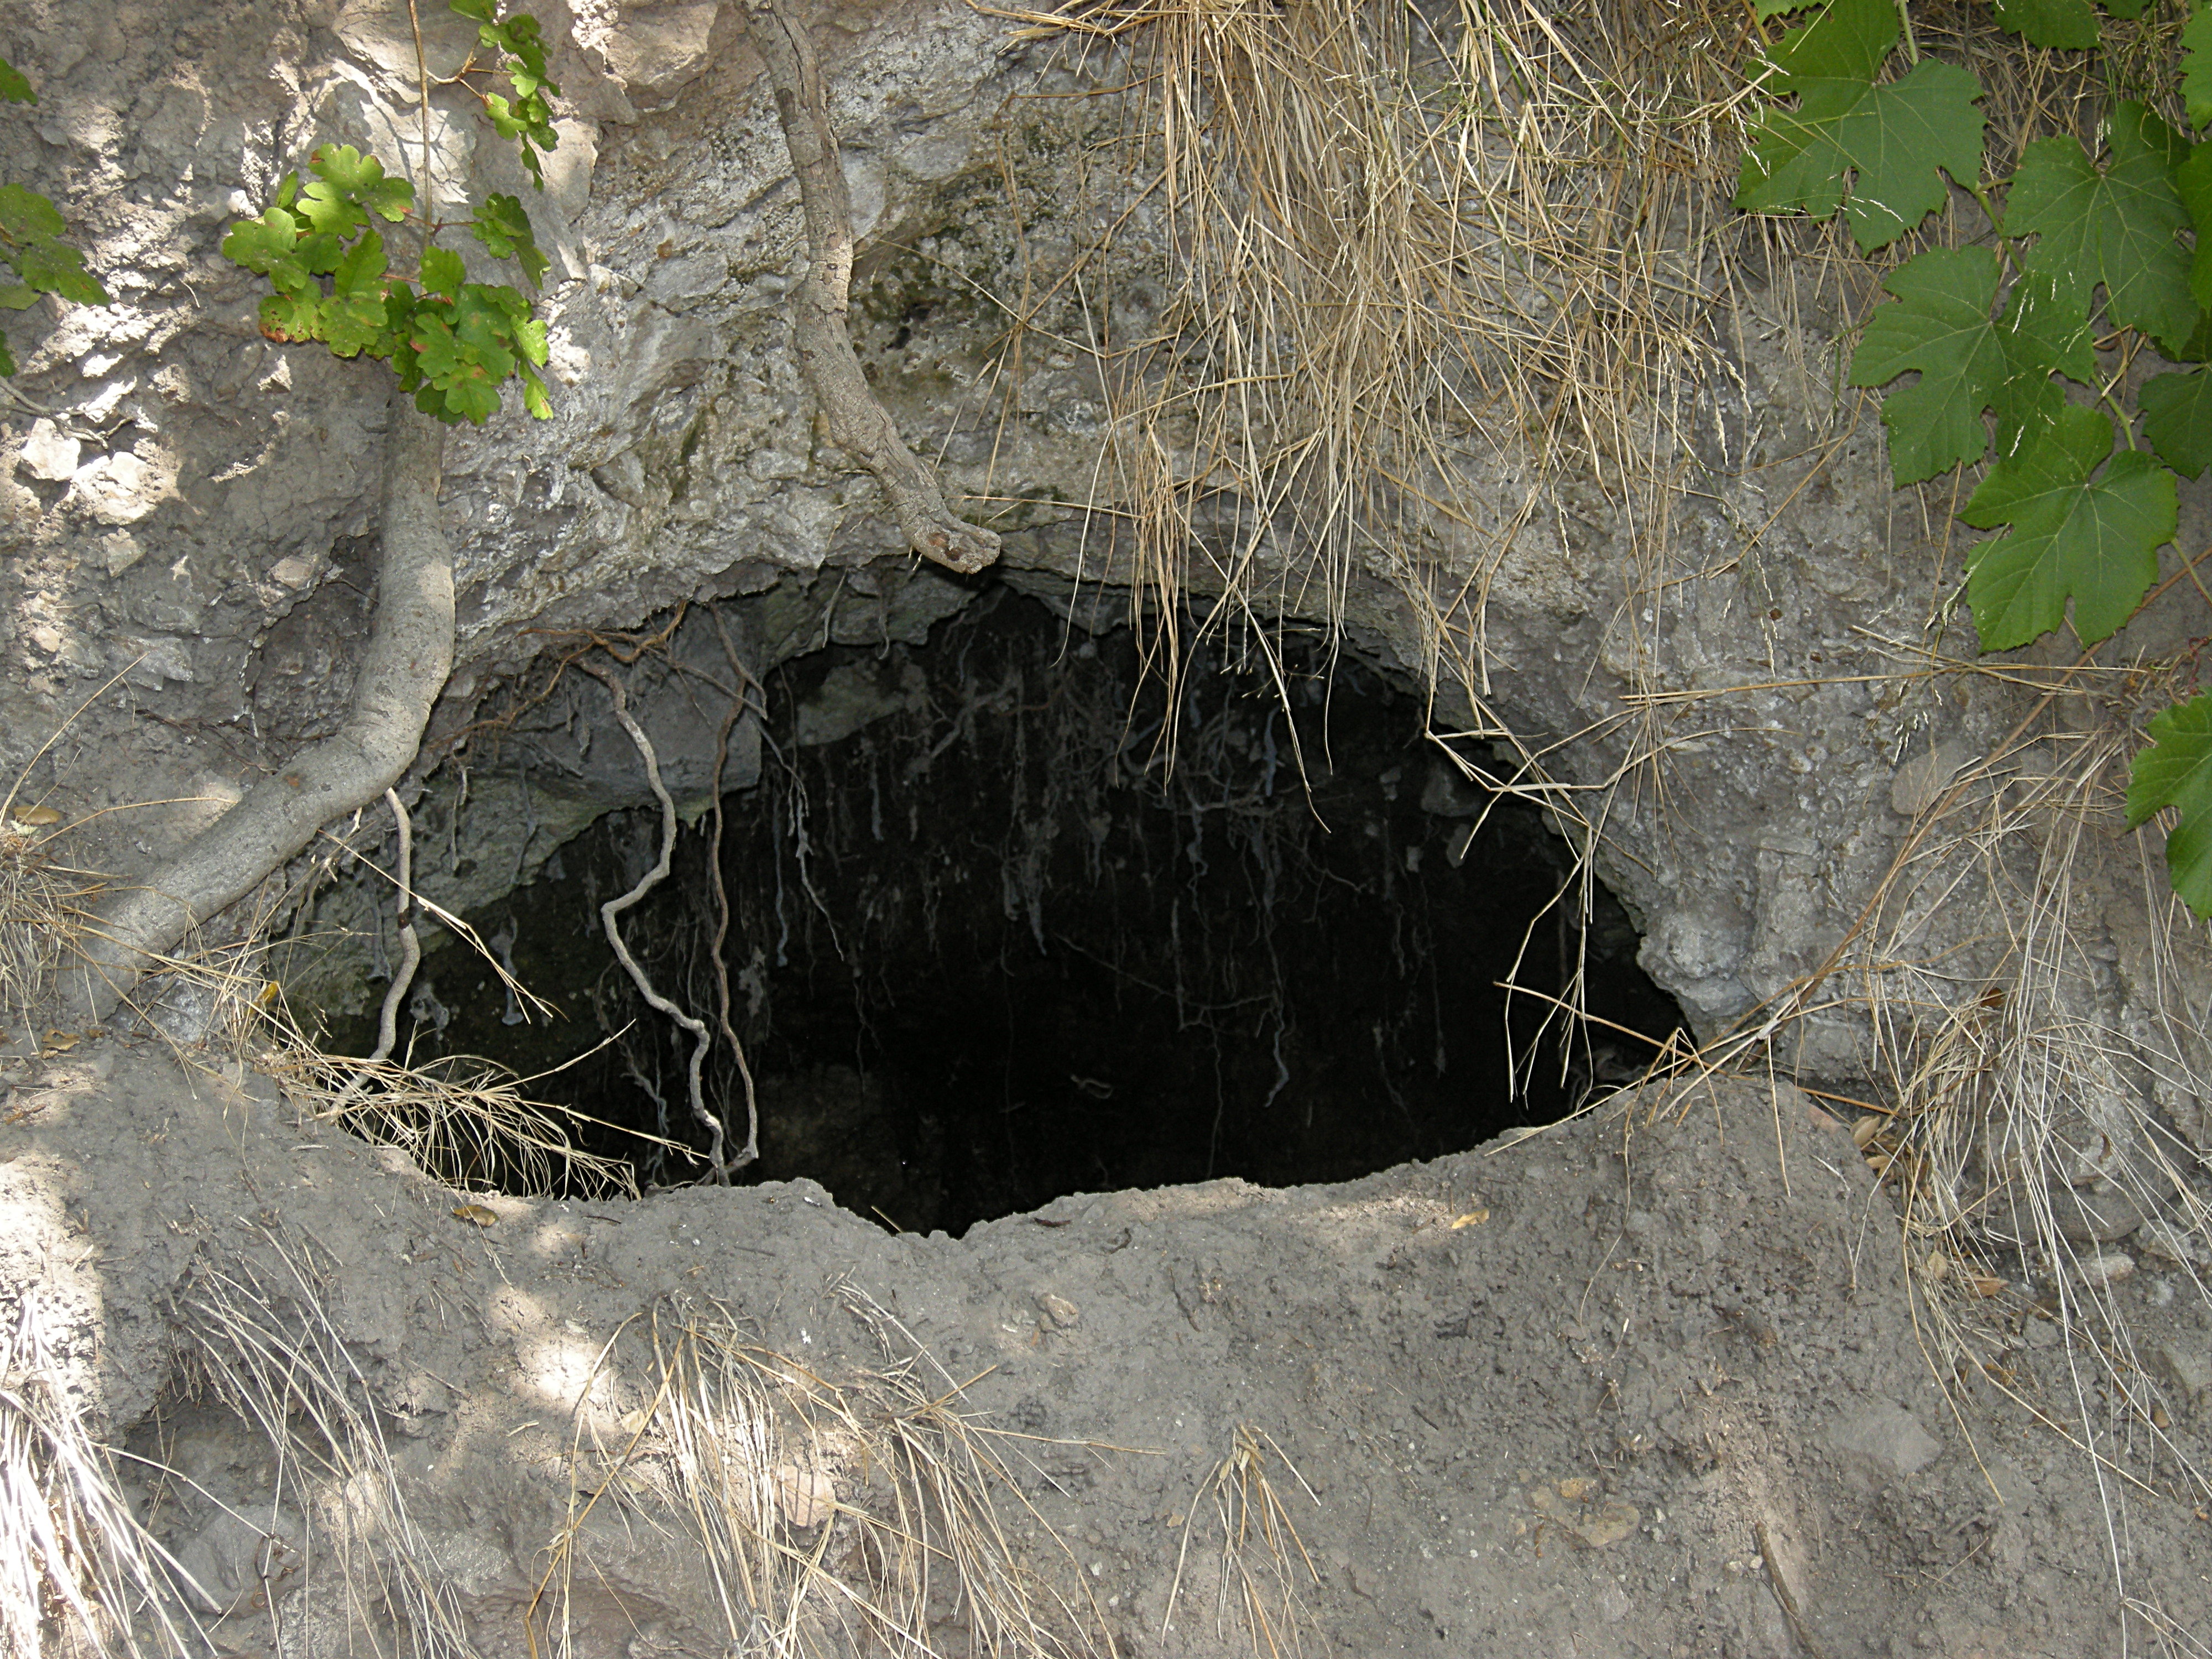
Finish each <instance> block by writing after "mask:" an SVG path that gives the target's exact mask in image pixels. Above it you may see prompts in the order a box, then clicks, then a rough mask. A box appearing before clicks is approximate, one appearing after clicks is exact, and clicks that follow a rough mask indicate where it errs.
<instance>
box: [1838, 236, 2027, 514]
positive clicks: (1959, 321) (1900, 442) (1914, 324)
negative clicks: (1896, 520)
mask: <svg viewBox="0 0 2212 1659" xmlns="http://www.w3.org/2000/svg"><path fill="white" fill-rule="evenodd" d="M1882 286H1883V287H1884V288H1886V289H1888V290H1889V291H1890V292H1891V293H1892V294H1893V295H1896V296H1897V302H1896V303H1895V304H1893V305H1885V306H1881V307H1877V308H1876V310H1875V313H1874V315H1873V316H1871V317H1869V319H1867V325H1866V330H1865V331H1864V333H1863V334H1862V335H1861V336H1860V338H1859V349H1857V351H1856V352H1855V353H1853V354H1852V356H1851V370H1850V380H1851V384H1852V385H1853V386H1887V385H1888V384H1889V382H1890V381H1892V380H1895V379H1896V378H1897V377H1898V376H1899V375H1900V374H1905V373H1906V372H1908V371H1910V370H1913V369H1917V370H1918V371H1919V372H1920V383H1919V384H1918V385H1917V386H1905V387H1902V388H1900V389H1899V390H1898V391H1895V392H1891V393H1890V394H1889V396H1888V397H1887V398H1884V399H1882V404H1881V422H1882V424H1883V425H1884V426H1886V427H1887V428H1889V464H1890V467H1891V470H1892V471H1893V472H1894V473H1895V475H1896V478H1897V482H1898V483H1899V485H1904V484H1908V483H1918V482H1919V481H1920V480H1922V479H1923V478H1932V477H1936V474H1938V473H1940V472H1948V471H1950V470H1951V469H1952V468H1953V467H1954V466H1957V465H1960V463H1961V462H1966V461H1978V460H1979V459H1981V458H1982V457H1983V455H1984V454H1985V453H1988V450H1989V447H1990V437H1989V433H1988V432H1987V431H1986V430H1985V429H1984V427H1983V424H1982V411H1983V410H1985V409H1987V408H1988V407H1989V406H1990V404H1991V403H1993V402H1994V401H1995V400H1996V398H1997V396H1998V393H1999V391H2000V389H2001V388H2002V386H2003V385H2004V382H2005V377H2006V373H2007V367H2008V366H2007V364H2006V362H2005V350H2004V346H2003V344H2002V342H2000V341H1999V339H1998V337H1997V331H1996V327H1995V326H1994V325H1992V324H1991V323H1990V306H1991V305H1993V304H1994V303H1995V302H1996V294H1997V261H1996V255H1995V254H1994V253H1992V252H1990V251H1989V250H1988V249H1987V248H1980V247H1967V248H1958V249H1944V248H1937V249H1933V250H1931V251H1929V252H1926V253H1922V254H1918V255H1916V256H1915V257H1914V258H1911V259H1910V260H1908V261H1906V262H1905V264H1903V265H1901V266H1899V268H1898V269H1897V270H1894V271H1893V272H1892V273H1891V274H1890V276H1889V280H1888V281H1887V282H1886V283H1883V284H1882Z"/></svg>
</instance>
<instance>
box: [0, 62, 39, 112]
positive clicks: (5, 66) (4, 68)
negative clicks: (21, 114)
mask: <svg viewBox="0 0 2212 1659" xmlns="http://www.w3.org/2000/svg"><path fill="white" fill-rule="evenodd" d="M0 98H4V99H5V100H7V101H8V102H9V103H11V104H35V103H37V102H38V101H39V94H37V93H35V92H33V91H32V90H31V83H30V82H28V81H27V80H25V79H24V78H23V73H22V71H21V70H19V69H17V68H16V67H15V65H14V64H11V63H9V61H8V60H7V59H6V58H0Z"/></svg>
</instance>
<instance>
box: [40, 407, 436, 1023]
mask: <svg viewBox="0 0 2212 1659" xmlns="http://www.w3.org/2000/svg"><path fill="white" fill-rule="evenodd" d="M445 442H446V429H445V428H444V427H443V426H441V425H440V424H439V423H438V422H435V421H434V420H432V419H430V418H429V417H428V416H424V415H422V414H419V413H417V412H416V410H415V407H414V404H412V403H411V402H410V400H409V399H407V398H404V397H397V396H395V398H393V400H392V430H391V435H390V438H389V440H388V441H387V444H386V461H385V479H384V521H383V541H384V557H383V562H382V564H381V566H380V569H379V572H378V577H377V582H378V594H377V606H376V623H375V628H374V631H373V632H372V633H371V635H369V641H368V649H367V650H366V651H364V652H363V653H362V659H361V665H360V670H359V672H358V675H357V678H356V682H355V684H356V690H355V693H354V706H353V710H352V713H351V714H349V715H348V716H347V718H346V721H345V724H344V725H343V726H340V727H339V728H338V730H337V732H334V733H333V734H332V735H331V736H330V737H328V738H324V739H323V740H322V741H321V742H319V743H316V744H310V745H309V746H308V747H307V748H306V749H303V750H301V751H300V753H299V754H297V755H296V756H295V757H293V758H292V761H291V763H289V765H287V766H285V767H283V768H282V769H280V770H279V771H278V772H277V773H276V775H275V776H273V777H270V778H268V779H266V780H264V781H262V782H261V783H259V784H258V785H256V786H255V787H253V789H252V790H251V791H250V792H249V793H247V794H246V798H245V799H243V800H241V801H240V802H239V803H238V805H235V806H234V807H232V808H231V809H230V810H229V811H228V812H226V813H224V814H223V815H222V817H220V818H218V819H217V820H216V822H215V823H213V824H212V825H210V827H209V828H208V829H205V830H204V831H203V832H202V833H201V834H200V835H199V836H197V837H196V838H195V839H194V840H193V841H192V842H191V843H190V844H189V845H188V846H186V847H185V848H184V850H183V851H182V852H180V853H179V854H176V856H175V857H173V858H172V859H171V860H169V861H168V862H167V863H166V864H164V865H162V866H161V867H160V868H158V869H156V870H155V871H154V872H151V873H150V874H149V875H148V876H147V877H146V878H145V879H144V880H143V882H142V883H140V884H137V885H136V886H134V887H131V888H128V889H125V890H123V891H121V892H120V893H118V895H117V896H115V897H114V898H113V899H112V901H111V902H108V903H106V904H105V905H103V906H101V907H100V909H99V911H98V912H97V913H96V914H95V915H94V916H93V917H92V918H91V919H90V920H89V921H88V922H87V924H86V927H85V929H84V934H85V937H84V939H83V940H82V943H81V944H80V945H79V955H78V960H77V961H76V963H74V964H72V965H71V966H70V968H69V969H67V970H66V971H65V973H64V983H63V986H62V991H63V995H64V999H65V1001H66V1004H67V1013H68V1016H69V1017H70V1018H72V1019H74V1020H75V1021H76V1023H77V1024H81V1025H90V1024H95V1023H97V1022H98V1021H100V1020H101V1019H103V1018H106V1016H107V1015H108V1014H109V1013H111V1012H113V1010H114V1008H115V1006H116V1005H117V1004H118V1002H120V1001H121V1000H123V999H124V998H125V997H126V996H128V995H129V994H131V989H132V988H133V987H135V986H136V985H137V981H138V979H139V977H140V975H142V974H143V973H144V972H145V971H146V970H147V969H148V968H149V966H150V965H151V964H152V963H153V962H154V960H155V958H156V957H160V956H161V955H162V954H163V953H164V952H167V951H169V950H171V949H172V948H173V946H174V945H176V944H177V942H178V941H179V939H183V938H184V937H185V934H186V933H189V932H190V931H191V929H192V928H194V927H197V926H198V925H199V924H200V923H202V922H204V921H207V920H208V918H210V916H213V915H216V913H217V912H218V911H221V910H223V909H225V908H228V907H229V906H230V905H232V904H234V903H236V902H238V901H239V900H240V899H241V898H243V897H244V896H246V894H247V893H249V892H251V891H252V890H253V889H254V888H255V887H257V886H258V885H259V884H261V883H262V882H263V881H264V880H265V879H266V878H268V877H269V876H270V874H271V873H272V872H275V871H276V870H277V869H278V868H280V867H281V866H283V863H284V861H285V860H288V859H289V858H291V857H292V856H293V855H294V854H296V853H298V852H299V851H300V850H301V848H304V847H305V846H307V843H308V842H310V841H311V840H313V837H314V835H315V832H316V831H317V830H318V829H320V828H321V827H322V826H323V825H324V824H325V823H329V822H330V821H331V819H333V818H335V817H338V816H339V815H340V814H342V813H346V812H351V811H355V810H356V809H357V808H359V807H362V806H365V805H368V803H369V802H371V801H373V800H374V799H376V798H377V797H378V796H379V795H380V794H382V793H384V792H385V791H386V789H388V788H390V787H392V785H393V784H394V783H396V782H397V781H398V779H399V777H400V775H401V774H403V773H404V772H405V771H406V769H407V768H408V767H409V766H410V764H411V763H413V761H414V759H415V756H416V750H418V748H419V747H420V746H421V744H422V731H423V728H424V727H425V726H427V725H428V723H429V719H430V708H431V705H432V704H433V703H434V702H435V701H436V700H437V696H438V694H439V692H440V691H441V690H443V689H444V687H445V684H446V678H447V675H448V674H449V673H450V672H451V671H452V669H453V554H452V550H451V549H450V547H449V546H448V544H447V539H446V535H445V531H444V528H443V526H441V524H440V522H439V519H438V485H439V471H440V466H441V462H442V459H443V457H444V453H445Z"/></svg>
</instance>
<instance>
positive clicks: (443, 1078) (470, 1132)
mask: <svg viewBox="0 0 2212 1659" xmlns="http://www.w3.org/2000/svg"><path fill="white" fill-rule="evenodd" d="M283 1029H284V1030H289V1025H287V1026H285V1027H283ZM292 1035H293V1037H294V1040H292V1041H289V1042H283V1043H281V1044H280V1045H279V1046H277V1047H276V1048H272V1049H270V1050H269V1051H268V1052H266V1053H264V1054H263V1055H262V1056H261V1059H260V1065H261V1068H262V1069H263V1070H264V1071H266V1072H268V1073H270V1075H271V1076H273V1077H276V1079H279V1081H280V1082H281V1083H282V1084H283V1087H284V1090H285V1092H286V1093H287V1095H289V1097H291V1098H292V1100H293V1101H294V1102H295V1103H296V1104H297V1105H298V1106H299V1108H300V1109H301V1111H302V1112H303V1113H304V1114H305V1115H307V1117H309V1118H312V1119H313V1120H315V1121H319V1122H335V1123H337V1124H339V1125H341V1126H342V1127H343V1128H344V1129H345V1130H346V1132H347V1133H349V1134H354V1135H357V1136H359V1137H360V1138H361V1139H363V1140H366V1141H368V1142H370V1143H371V1144H372V1145H374V1146H397V1147H398V1148H399V1149H400V1150H402V1151H403V1152H406V1153H407V1154H408V1155H409V1156H410V1158H413V1159H414V1160H415V1162H416V1164H418V1165H419V1166H420V1167H421V1168H422V1170H424V1171H425V1172H426V1173H428V1175H430V1176H433V1177H434V1178H435V1179H436V1180H439V1181H441V1182H445V1183H446V1184H447V1186H450V1187H461V1188H497V1189H498V1190H500V1191H501V1192H510V1193H520V1194H531V1195H538V1196H543V1195H549V1194H556V1193H568V1194H596V1193H610V1194H622V1195H623V1196H626V1197H630V1198H635V1197H636V1196H637V1176H636V1172H635V1170H633V1169H632V1168H631V1166H630V1165H629V1163H627V1162H626V1161H625V1160H623V1159H621V1158H609V1157H606V1156H604V1155H602V1154H599V1153H596V1152H586V1150H584V1148H583V1147H582V1146H580V1145H579V1144H578V1141H579V1138H580V1133H582V1132H583V1131H585V1130H586V1129H598V1130H605V1131H609V1132H612V1131H611V1126H609V1125H606V1124H604V1123H601V1122H600V1121H599V1120H597V1119H595V1118H592V1117H588V1116H586V1115H584V1114H582V1113H580V1112H576V1111H574V1110H571V1109H568V1108H566V1107H562V1106H551V1105H547V1104H545V1103H542V1102H539V1101H534V1100H532V1099H531V1098H530V1097H529V1096H528V1094H527V1093H526V1090H527V1089H528V1088H529V1085H530V1081H531V1080H530V1079H526V1078H517V1077H514V1076H513V1074H512V1073H507V1072H504V1071H502V1070H501V1068H500V1067H498V1066H494V1065H493V1064H492V1063H491V1062H490V1061H489V1060H475V1059H471V1058H470V1057H468V1056H466V1055H458V1054H457V1055H447V1056H442V1057H441V1058H439V1059H437V1060H431V1061H429V1062H428V1063H427V1064H424V1065H422V1066H411V1065H407V1064H404V1063H403V1062H401V1061H398V1060H378V1061H374V1062H370V1061H365V1060H354V1059H349V1058H347V1057H346V1056H344V1055H342V1054H324V1053H322V1052H321V1051H320V1050H319V1049H317V1048H314V1047H313V1046H312V1045H311V1044H309V1043H308V1042H306V1040H305V1039H303V1038H298V1037H297V1036H296V1033H293V1034H292ZM362 1079H366V1083H365V1084H364V1083H363V1082H362ZM623 1133H630V1134H635V1135H639V1136H640V1138H641V1139H647V1140H653V1139H656V1138H655V1137H653V1136H650V1135H643V1134H642V1133H641V1132H639V1131H623ZM659 1144H662V1145H672V1144H673V1143H666V1142H663V1143H659ZM678 1150H681V1149H680V1148H679V1149H678Z"/></svg>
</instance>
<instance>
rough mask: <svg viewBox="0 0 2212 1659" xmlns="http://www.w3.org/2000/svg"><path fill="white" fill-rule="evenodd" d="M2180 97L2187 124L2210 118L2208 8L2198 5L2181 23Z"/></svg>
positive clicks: (2211, 28) (2211, 32)
mask: <svg viewBox="0 0 2212 1659" xmlns="http://www.w3.org/2000/svg"><path fill="white" fill-rule="evenodd" d="M2181 101H2182V104H2183V106H2185V108H2186V109H2187V110H2188V112H2189V125H2191V126H2192V127H2197V128H2202V127H2203V125H2204V124H2205V123H2206V122H2207V121H2212V11H2208V10H2205V9H2201V8H2200V9H2198V10H2197V12H2196V13H2195V14H2194V15H2191V18H2190V20H2189V21H2187V22H2186V23H2184V24H2183V25H2182V26H2181Z"/></svg>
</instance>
